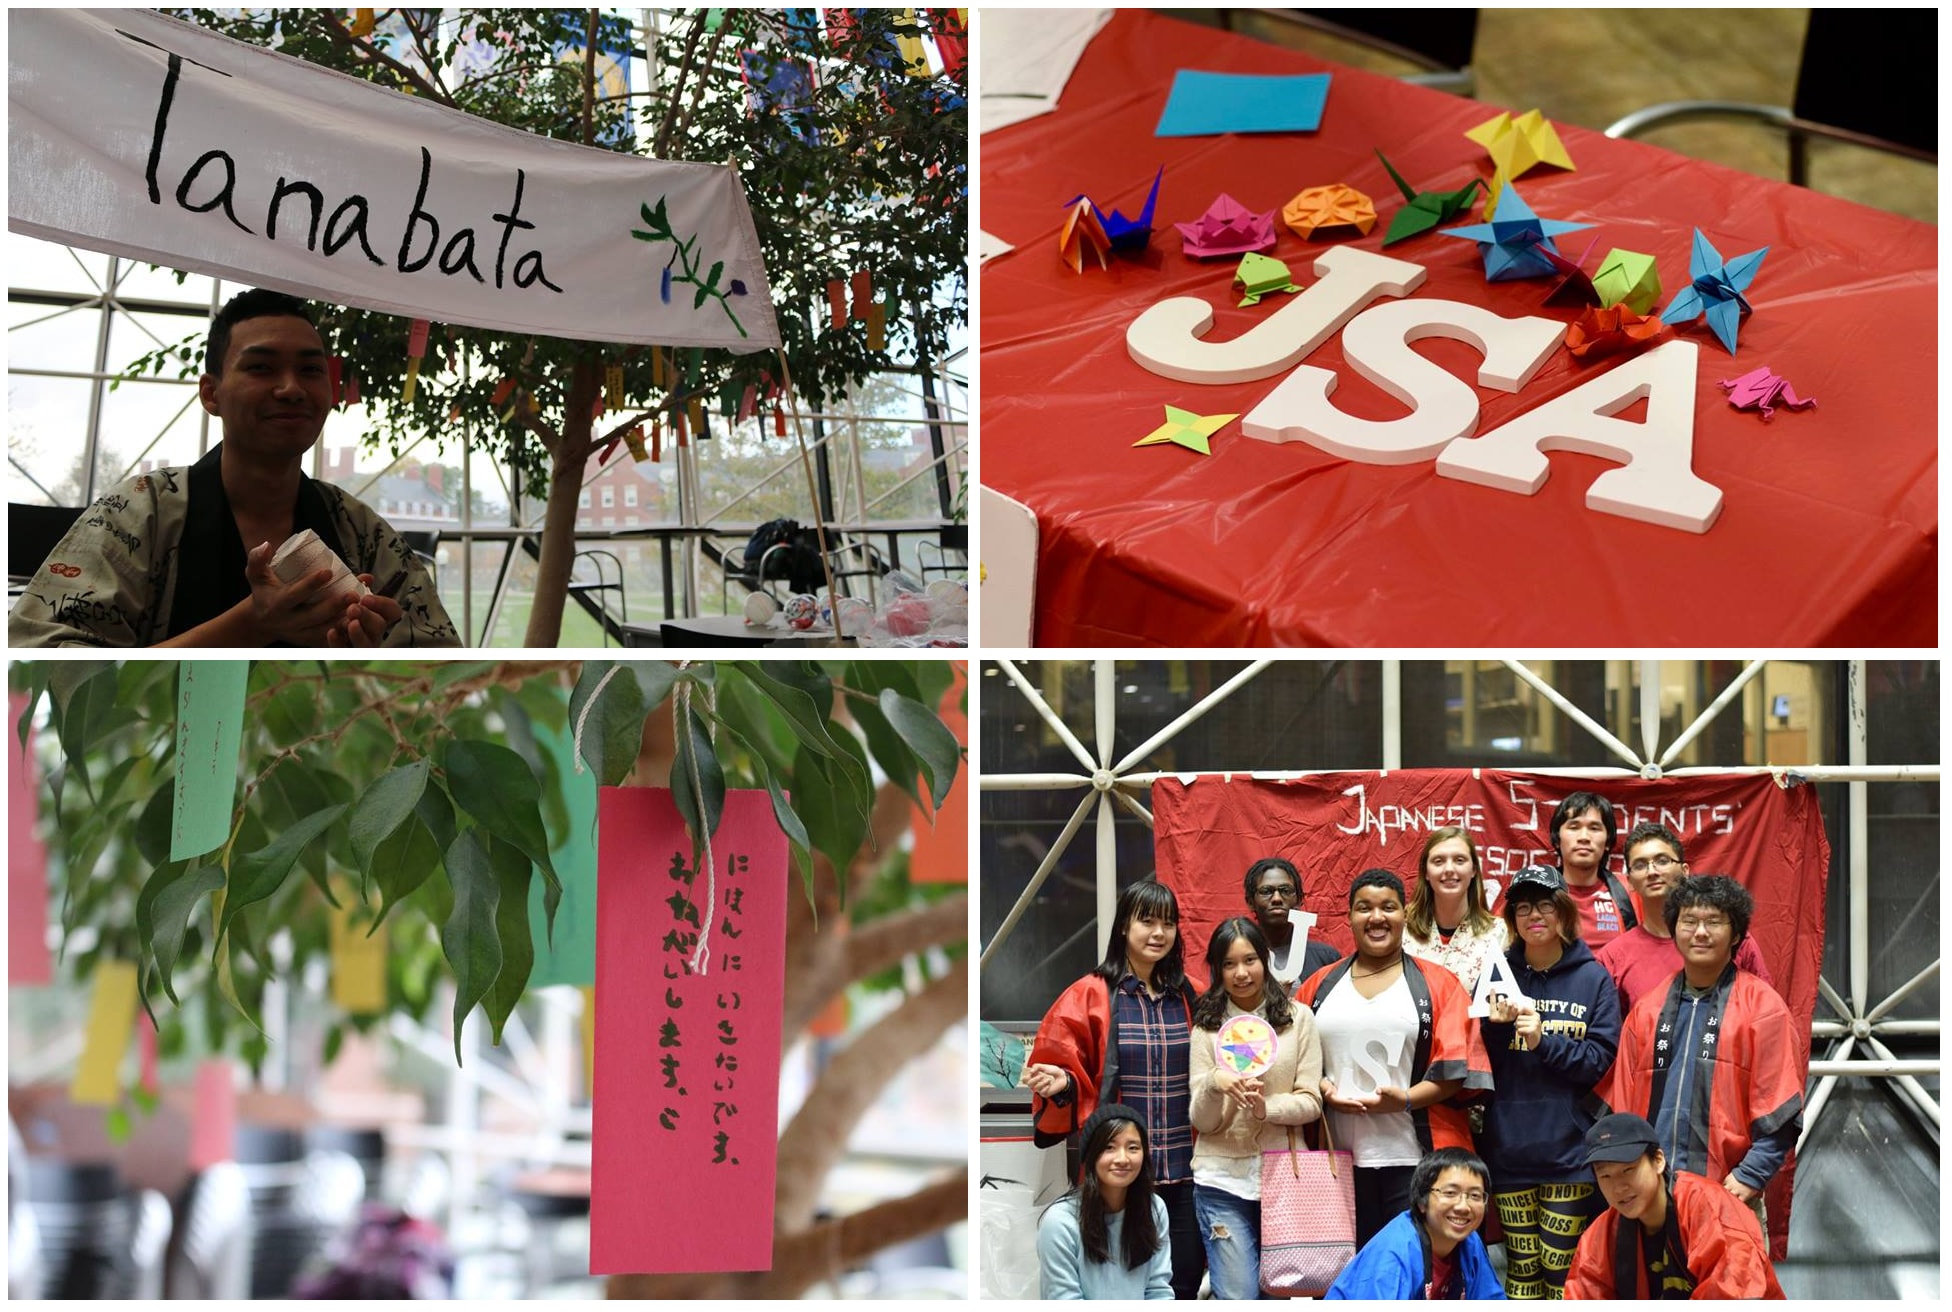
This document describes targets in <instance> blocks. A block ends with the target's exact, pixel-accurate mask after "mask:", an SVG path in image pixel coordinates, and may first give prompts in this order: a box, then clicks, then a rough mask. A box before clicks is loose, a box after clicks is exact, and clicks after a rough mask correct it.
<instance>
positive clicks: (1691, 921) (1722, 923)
mask: <svg viewBox="0 0 1952 1312" xmlns="http://www.w3.org/2000/svg"><path fill="white" fill-rule="evenodd" d="M1727 928H1728V921H1727V920H1725V919H1723V918H1722V917H1720V916H1716V917H1715V918H1714V919H1712V920H1696V919H1695V918H1694V917H1693V916H1683V917H1682V918H1681V919H1680V920H1679V921H1678V922H1676V924H1675V926H1674V932H1675V933H1677V934H1692V933H1694V932H1695V931H1696V930H1701V929H1705V930H1707V931H1708V932H1709V933H1711V934H1717V933H1720V932H1721V931H1722V930H1724V929H1727Z"/></svg>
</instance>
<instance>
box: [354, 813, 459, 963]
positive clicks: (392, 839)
mask: <svg viewBox="0 0 1952 1312" xmlns="http://www.w3.org/2000/svg"><path fill="white" fill-rule="evenodd" d="M441 851H442V848H441V846H440V844H439V842H438V841H436V839H435V836H434V833H433V831H432V830H430V829H429V828H428V827H427V824H426V822H425V821H423V820H422V819H421V818H420V816H419V815H418V814H417V813H416V814H414V815H410V816H408V817H407V818H406V819H405V820H404V821H402V822H401V824H400V827H399V828H397V829H395V830H394V831H393V832H392V833H390V834H388V835H387V836H386V838H385V839H384V840H382V841H381V843H380V845H379V846H378V847H377V848H375V849H374V850H373V883H374V884H375V885H376V886H377V887H378V888H379V890H380V913H379V915H378V916H377V917H375V919H374V921H373V929H375V930H377V929H378V928H379V927H380V922H382V921H384V920H385V919H386V913H387V912H388V911H391V910H392V909H393V907H394V906H395V904H397V903H398V902H399V901H400V900H401V899H402V898H406V897H411V896H412V895H413V893H414V890H416V889H418V888H419V887H420V886H421V885H422V884H424V883H426V882H427V879H428V877H429V876H431V875H432V874H433V873H434V872H435V871H436V870H438V869H440V864H441ZM371 933H372V931H370V930H369V931H368V937H371Z"/></svg>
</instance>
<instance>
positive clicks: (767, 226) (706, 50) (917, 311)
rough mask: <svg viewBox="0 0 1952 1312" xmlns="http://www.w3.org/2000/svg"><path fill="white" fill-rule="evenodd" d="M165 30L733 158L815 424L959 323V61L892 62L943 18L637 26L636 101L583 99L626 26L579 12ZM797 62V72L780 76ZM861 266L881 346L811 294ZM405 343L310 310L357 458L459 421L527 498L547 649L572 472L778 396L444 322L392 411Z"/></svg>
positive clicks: (776, 380) (551, 125)
mask: <svg viewBox="0 0 1952 1312" xmlns="http://www.w3.org/2000/svg"><path fill="white" fill-rule="evenodd" d="M169 12H172V13H174V14H176V15H177V16H178V17H181V18H184V19H186V20H188V21H190V22H194V23H196V24H198V25H199V26H201V27H206V28H210V29H212V30H214V31H217V32H221V33H222V34H224V35H226V36H230V37H234V38H236V39H238V40H241V41H247V42H250V43H252V44H254V45H264V46H274V47H276V48H277V49H278V50H280V51H281V52H282V53H284V54H288V55H293V56H295V57H297V58H300V59H304V60H307V61H308V62H312V63H317V64H321V65H324V66H325V67H328V68H332V69H335V70H337V71H339V72H342V73H347V74H350V75H352V76H354V77H359V78H363V79H366V80H368V81H372V82H376V83H379V84H380V85H382V86H387V87H391V88H394V89H395V90H399V91H404V92H407V93H409V94H412V95H417V96H424V97H426V98H428V99H431V100H435V101H437V102H439V103H441V104H444V105H448V106H451V107H453V108H455V109H459V110H462V111H464V112H466V113H469V114H473V115H476V116H478V117H480V118H484V119H489V120H492V121H494V122H497V123H502V124H505V125H507V126H510V127H515V128H519V129H521V130H523V131H525V132H533V133H536V134H538V135H541V136H547V137H555V138H561V139H566V140H572V141H578V142H581V143H583V144H585V145H591V146H596V147H598V148H603V149H612V150H622V151H628V152H632V153H637V154H642V155H647V156H650V157H652V158H655V159H679V160H691V161H698V162H703V163H711V164H723V163H728V162H729V163H731V164H732V165H733V166H734V167H736V168H737V169H738V170H739V173H740V176H741V179H742V181H743V182H744V185H745V190H746V196H747V199H748V201H749V202H750V204H751V208H752V213H753V220H754V223H755V226H756V228H757V230H758V235H759V241H760V247H761V250H762V252H763V255H764V259H765V264H766V270H767V275H768V278H769V279H770V281H771V284H772V292H773V299H774V303H775V305H776V306H777V307H778V311H779V314H778V318H779V326H780V332H781V335H782V338H783V341H784V355H785V359H786V363H787V368H788V369H789V370H790V372H791V382H792V385H793V388H794V390H795V392H797V394H798V396H799V398H800V400H801V401H803V402H805V403H807V404H810V405H811V406H813V407H816V408H818V407H820V406H822V405H823V404H825V403H826V402H828V401H830V400H833V399H836V398H838V397H840V396H841V395H843V394H844V393H845V392H846V390H847V389H848V388H849V387H851V386H854V385H856V384H858V383H860V382H861V381H862V380H863V379H865V378H866V377H868V376H869V375H870V374H872V373H875V372H877V371H881V370H886V369H889V368H892V367H896V366H895V363H894V362H895V361H898V360H911V361H914V362H915V363H916V365H917V366H918V367H922V368H926V367H928V365H929V363H930V362H931V361H935V360H940V359H942V358H943V357H944V356H945V355H946V354H947V353H948V345H949V341H950V334H951V332H952V330H953V329H954V328H955V326H956V325H958V324H961V323H963V322H965V321H966V319H967V316H968V301H967V298H968V284H967V270H966V259H967V247H968V238H967V233H968V218H969V193H968V114H967V109H966V106H965V98H966V95H967V84H968V78H967V73H966V72H965V71H963V68H962V67H961V66H960V65H959V66H958V70H957V73H956V75H955V76H954V77H945V76H940V75H936V76H915V75H912V74H911V73H910V72H909V71H908V70H907V68H906V66H905V65H904V64H903V62H902V60H901V58H900V57H899V54H898V48H897V45H896V42H897V40H898V39H911V40H912V39H917V38H920V37H921V36H924V35H929V34H933V27H932V25H933V24H935V23H937V22H953V21H956V20H954V19H953V18H952V17H950V16H953V15H954V14H955V13H956V11H954V10H888V9H859V10H845V11H839V10H836V11H829V15H830V19H831V16H832V15H835V14H848V15H852V18H851V19H850V20H847V21H846V22H844V23H842V24H838V25H836V24H835V23H833V22H831V21H830V23H828V24H813V25H805V24H802V23H799V22H797V21H795V19H794V17H793V16H794V15H811V14H813V13H814V12H815V11H813V10H759V9H696V10H661V11H657V12H658V13H659V14H660V15H661V16H662V19H663V22H662V25H661V27H660V29H659V31H658V33H657V35H656V37H655V39H654V40H653V41H652V43H651V47H652V53H653V61H652V65H653V68H654V76H653V80H652V85H651V86H650V87H649V88H647V89H644V90H641V91H633V92H630V93H628V95H623V94H607V93H605V92H603V91H601V90H600V81H599V68H600V67H601V66H602V65H603V63H604V61H605V60H606V59H615V58H625V59H627V58H628V49H629V46H630V42H631V40H632V36H631V30H630V27H629V24H628V22H627V21H626V20H625V19H624V18H623V17H621V16H620V15H618V14H614V13H605V12H603V11H598V10H551V9H502V10H458V11H441V10H425V9H398V10H383V11H380V14H379V20H378V23H377V25H376V26H375V28H374V29H373V30H371V31H363V32H362V31H359V30H356V28H355V25H353V24H351V23H349V20H348V15H347V11H345V10H331V9H307V10H203V9H193V10H174V11H169ZM915 15H923V17H915ZM929 15H935V16H940V17H929ZM944 34H945V35H946V34H947V33H946V31H945V33H944ZM957 35H958V36H960V32H959V31H958V32H957ZM801 68H804V69H809V70H812V74H813V76H812V77H811V78H809V79H801V78H799V77H798V76H797V70H799V69H801ZM783 72H784V74H785V76H782V73H783ZM769 85H770V86H772V87H773V89H770V90H769V89H768V87H769ZM789 86H790V88H791V89H790V90H788V89H784V88H787V87H789ZM646 220H647V229H646V231H645V239H646V240H659V239H660V234H659V233H658V232H657V231H656V228H655V215H646ZM668 235H669V234H663V236H668ZM687 268H688V266H687ZM863 271H865V272H867V273H869V274H870V275H871V280H872V285H873V289H874V293H875V296H876V298H877V299H878V300H879V301H880V302H881V303H882V304H884V305H885V306H887V307H889V311H890V312H889V313H888V316H887V338H886V341H885V343H884V344H883V345H882V346H881V347H879V348H877V347H874V346H871V345H870V341H869V336H868V331H867V328H866V326H865V325H864V324H862V323H859V322H849V323H847V324H846V325H845V326H844V327H841V328H838V329H836V328H833V327H831V326H830V324H829V320H828V306H827V287H828V284H829V283H830V282H832V281H835V280H840V281H842V282H846V281H847V280H849V279H850V278H851V277H852V275H854V274H855V273H857V272H863ZM708 281H709V279H706V280H700V281H698V285H697V287H696V290H695V291H694V293H693V294H694V295H695V296H697V297H698V298H699V299H700V303H702V300H703V298H704V297H706V296H708V295H711V294H712V292H711V290H710V289H709V288H708V286H707V285H706V284H707V282H708ZM408 326H409V325H408V323H407V321H406V320H404V319H400V318H398V317H395V316H392V315H386V314H377V313H371V312H367V311H362V310H355V309H350V308H344V307H341V308H327V309H326V310H325V313H324V315H323V321H322V322H321V324H320V332H321V334H322V336H323V337H324V338H325V341H326V346H327V349H328V350H329V351H331V352H332V353H333V354H335V355H338V356H342V357H344V358H345V359H346V360H347V362H348V367H349V368H350V370H351V371H352V372H353V374H355V375H356V376H357V377H358V379H359V385H360V392H361V395H362V397H363V399H364V400H365V401H366V402H367V406H368V413H369V414H371V415H372V416H373V419H374V422H375V424H376V428H375V429H374V431H372V432H370V433H368V434H367V435H366V439H365V440H366V445H367V446H368V448H369V449H371V448H376V447H378V446H380V445H382V444H384V445H386V446H388V447H389V448H390V449H391V450H392V451H394V452H395V453H398V452H401V451H404V450H405V449H406V448H407V447H408V446H410V445H412V444H413V443H414V442H416V441H418V440H419V439H421V438H422V437H424V436H427V435H429V434H433V435H436V436H439V437H443V438H444V437H445V435H448V434H451V433H455V432H457V431H458V428H457V425H458V423H459V422H461V421H465V422H466V424H467V425H468V427H469V428H470V429H471V430H472V432H473V433H474V441H475V443H476V445H477V447H478V448H479V449H485V450H487V451H488V452H490V453H491V454H492V455H493V456H494V458H495V459H496V460H497V461H499V462H500V463H501V464H502V465H503V467H504V468H506V469H508V470H509V471H510V472H511V474H512V475H513V476H514V477H515V478H517V479H519V480H520V485H521V486H522V488H523V489H524V490H525V491H526V492H527V493H528V494H529V495H532V496H537V497H542V496H546V497H547V502H546V510H545V514H544V519H543V532H542V546H541V558H540V561H539V562H538V565H537V574H536V584H535V605H534V608H533V609H532V610H531V611H530V615H529V625H528V632H527V636H526V637H525V639H524V645H525V646H529V647H549V646H554V645H556V642H557V641H558V638H559V637H560V634H561V631H562V614H563V605H564V602H565V600H566V598H567V586H568V583H569V576H570V569H571V565H572V563H573V558H574V555H575V541H574V533H575V522H576V509H577V507H576V501H577V493H578V490H579V488H580V486H581V484H582V480H583V475H584V470H585V468H586V466H587V465H588V464H589V462H590V460H591V459H592V458H593V457H595V456H597V455H598V454H599V453H601V452H602V451H603V449H604V448H605V447H606V445H609V444H611V442H612V439H614V438H615V437H616V436H617V435H619V434H621V433H623V432H624V431H625V430H627V429H629V428H631V427H633V426H634V425H636V424H639V423H643V422H647V421H657V420H662V421H665V422H671V421H673V420H675V418H676V416H678V415H679V414H681V413H683V412H685V411H686V410H687V409H688V408H689V406H690V404H691V402H692V401H693V400H694V399H698V400H701V401H702V402H703V407H702V408H703V410H704V411H705V412H707V413H708V414H710V415H712V416H715V417H714V418H712V419H711V420H709V421H708V422H709V423H711V424H715V425H723V424H725V423H728V422H730V418H731V417H732V416H734V415H735V414H736V413H737V411H738V409H739V407H740V403H741V400H742V398H743V397H744V396H745V394H746V390H747V389H748V388H755V389H757V392H758V394H759V395H761V396H763V395H765V394H766V393H767V392H768V390H769V389H770V388H774V387H780V386H783V384H784V383H785V382H786V381H787V380H786V379H785V378H782V377H781V376H780V373H781V370H780V366H779V364H778V362H777V359H776V358H775V357H774V356H773V355H771V354H765V353H761V354H753V355H734V354H732V353H731V352H729V351H722V350H704V351H698V350H683V351H674V350H671V349H669V348H646V347H636V346H632V347H620V346H619V347H605V346H602V345H601V344H598V343H590V342H572V341H565V340H560V339H553V338H541V337H529V336H518V335H511V334H507V333H496V332H490V331H487V330H484V329H477V328H466V327H460V326H456V325H441V326H440V327H439V329H438V331H436V332H435V333H433V334H432V335H431V337H430V339H429V342H428V346H427V352H428V357H429V358H428V359H427V362H426V364H425V366H424V367H423V371H422V373H421V377H420V382H419V385H418V386H417V388H416V389H415V394H414V396H413V399H412V400H411V401H403V400H402V391H403V384H404V381H405V365H406V360H407V333H408ZM202 340H203V339H202V334H201V333H198V334H193V335H192V336H191V337H189V338H186V339H185V340H184V341H183V342H181V343H178V344H176V345H174V346H169V347H164V348H162V349H159V350H157V351H155V352H152V353H150V354H148V355H145V356H142V357H140V358H138V359H137V360H136V361H135V362H134V363H133V364H132V365H131V367H130V370H131V372H132V373H134V374H137V375H142V374H153V373H159V372H161V371H162V370H164V369H165V368H167V367H170V366H171V365H174V366H175V367H176V369H177V371H178V373H179V375H180V376H183V377H194V376H195V375H196V374H197V373H198V372H200V371H201V368H202V360H201V352H202ZM607 365H620V366H621V367H622V368H623V370H624V386H625V392H626V394H627V396H628V397H629V398H630V400H631V402H632V404H631V406H630V407H629V408H628V409H627V410H626V411H625V412H624V413H621V414H618V413H606V414H605V415H603V416H602V418H601V419H595V418H593V411H594V408H595V406H596V404H597V402H598V400H599V399H600V397H601V395H602V392H603V379H604V369H605V366H607Z"/></svg>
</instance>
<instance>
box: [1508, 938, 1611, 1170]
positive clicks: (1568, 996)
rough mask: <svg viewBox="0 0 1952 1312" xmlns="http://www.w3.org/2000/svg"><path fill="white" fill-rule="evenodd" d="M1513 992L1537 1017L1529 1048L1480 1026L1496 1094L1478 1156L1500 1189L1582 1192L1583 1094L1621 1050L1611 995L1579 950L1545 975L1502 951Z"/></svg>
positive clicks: (1519, 953) (1607, 982)
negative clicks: (1559, 1186) (1574, 1187)
mask: <svg viewBox="0 0 1952 1312" xmlns="http://www.w3.org/2000/svg"><path fill="white" fill-rule="evenodd" d="M1505 960H1506V962H1507V963H1508V964H1509V965H1510V966H1511V971H1512V974H1513V975H1514V976H1515V977H1516V978H1517V980H1518V987H1519V988H1520V990H1522V991H1523V992H1524V994H1525V996H1526V997H1528V998H1530V999H1531V1000H1532V1005H1533V1006H1534V1007H1535V1008H1537V1010H1538V1013H1539V1021H1540V1025H1541V1027H1542V1029H1543V1031H1544V1033H1543V1034H1542V1035H1541V1037H1540V1040H1539V1043H1538V1046H1537V1047H1536V1048H1533V1049H1530V1050H1527V1051H1524V1052H1520V1051H1518V1050H1517V1049H1515V1048H1513V1047H1512V1043H1513V1041H1514V1039H1515V1038H1516V1035H1517V1028H1516V1026H1514V1025H1510V1024H1505V1025H1499V1024H1495V1023H1494V1022H1492V1021H1489V1020H1480V1021H1479V1022H1478V1024H1479V1025H1480V1026H1481V1027H1482V1030H1483V1034H1484V1046H1485V1048H1486V1050H1487V1051H1488V1052H1489V1053H1490V1056H1491V1074H1492V1079H1493V1081H1494V1083H1495V1085H1496V1089H1497V1092H1496V1093H1495V1094H1494V1095H1493V1096H1492V1098H1491V1100H1490V1102H1489V1103H1487V1104H1486V1106H1485V1113H1484V1134H1483V1136H1482V1138H1481V1139H1480V1140H1479V1148H1480V1149H1481V1150H1482V1152H1483V1154H1484V1159H1485V1164H1486V1165H1488V1166H1489V1167H1490V1168H1491V1179H1492V1183H1493V1186H1494V1187H1495V1188H1496V1189H1498V1190H1499V1191H1501V1192H1502V1191H1505V1190H1508V1189H1515V1188H1522V1187H1523V1186H1526V1185H1533V1184H1547V1183H1555V1184H1556V1183H1571V1184H1591V1183H1592V1182H1593V1172H1592V1169H1591V1168H1590V1167H1587V1166H1584V1165H1582V1164H1581V1163H1582V1159H1583V1158H1584V1157H1585V1139H1586V1131H1587V1130H1588V1129H1589V1128H1591V1126H1592V1124H1593V1115H1592V1113H1591V1112H1590V1111H1588V1110H1585V1109H1584V1108H1582V1106H1581V1104H1582V1103H1584V1102H1585V1101H1586V1095H1587V1094H1588V1093H1589V1092H1590V1091H1591V1090H1592V1088H1593V1086H1594V1085H1595V1084H1598V1083H1599V1082H1600V1080H1601V1079H1602V1078H1603V1077H1604V1076H1605V1075H1606V1072H1607V1071H1608V1070H1609V1069H1610V1068H1611V1067H1612V1065H1613V1057H1614V1053H1615V1052H1617V1051H1618V1049H1619V1046H1620V994H1619V990H1618V989H1617V988H1615V987H1614V984H1613V977H1612V976H1611V975H1610V974H1608V973H1607V970H1606V967H1605V966H1602V965H1601V964H1600V963H1599V962H1598V960H1596V959H1595V958H1594V956H1593V952H1592V949H1591V948H1589V947H1587V946H1586V944H1585V943H1583V942H1574V943H1573V944H1572V945H1571V946H1569V947H1567V948H1566V950H1565V952H1564V954H1563V955H1561V956H1560V958H1559V959H1558V960H1557V961H1555V962H1553V963H1552V965H1551V966H1549V967H1547V968H1546V969H1545V970H1544V971H1536V970H1533V969H1532V968H1531V967H1530V966H1529V965H1527V964H1526V962H1525V945H1524V944H1523V943H1514V944H1513V945H1512V946H1511V948H1510V949H1509V950H1508V951H1507V952H1506V953H1505Z"/></svg>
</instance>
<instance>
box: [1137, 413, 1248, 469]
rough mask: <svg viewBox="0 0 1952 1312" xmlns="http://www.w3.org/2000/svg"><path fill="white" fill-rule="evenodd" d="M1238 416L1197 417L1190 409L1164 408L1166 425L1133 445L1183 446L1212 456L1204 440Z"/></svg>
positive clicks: (1162, 425) (1210, 448)
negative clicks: (1163, 443)
mask: <svg viewBox="0 0 1952 1312" xmlns="http://www.w3.org/2000/svg"><path fill="white" fill-rule="evenodd" d="M1238 418H1240V416H1239V415H1237V414H1233V415H1196V414H1194V413H1193V412H1192V411H1191V410H1181V409H1180V408H1179V407H1178V406H1176V405H1169V406H1167V407H1166V422H1165V423H1163V424H1161V425H1159V427H1157V428H1155V429H1153V430H1152V431H1151V432H1150V433H1147V434H1146V435H1145V436H1144V437H1142V438H1140V439H1139V440H1138V441H1136V442H1134V443H1132V445H1133V446H1157V445H1159V444H1160V443H1162V442H1171V443H1173V444H1174V445H1175V446H1183V447H1185V448H1186V449H1187V450H1188V451H1197V452H1199V453H1200V454H1201V455H1203V456H1210V455H1212V454H1213V447H1212V446H1211V445H1210V444H1209V443H1208V442H1207V439H1208V438H1210V437H1212V436H1213V435H1214V434H1215V433H1217V432H1219V431H1220V430H1221V429H1223V428H1225V427H1226V426H1227V425H1228V424H1230V423H1232V422H1233V421H1234V420H1236V419H1238Z"/></svg>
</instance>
